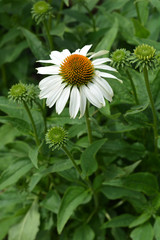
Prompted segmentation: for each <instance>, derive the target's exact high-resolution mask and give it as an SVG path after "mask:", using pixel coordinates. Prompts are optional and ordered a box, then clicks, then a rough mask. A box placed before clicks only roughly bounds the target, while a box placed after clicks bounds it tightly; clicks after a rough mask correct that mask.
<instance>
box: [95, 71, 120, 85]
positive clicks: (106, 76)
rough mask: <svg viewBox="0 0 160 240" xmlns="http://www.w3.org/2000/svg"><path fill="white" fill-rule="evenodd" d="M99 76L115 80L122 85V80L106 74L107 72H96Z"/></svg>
mask: <svg viewBox="0 0 160 240" xmlns="http://www.w3.org/2000/svg"><path fill="white" fill-rule="evenodd" d="M96 73H97V75H99V76H101V77H105V78H114V79H117V80H118V81H119V82H121V83H122V80H120V79H118V78H117V77H116V76H114V75H112V74H110V73H106V72H100V71H96Z"/></svg>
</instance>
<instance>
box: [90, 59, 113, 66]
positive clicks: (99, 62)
mask: <svg viewBox="0 0 160 240" xmlns="http://www.w3.org/2000/svg"><path fill="white" fill-rule="evenodd" d="M105 62H111V59H109V58H98V59H95V60H93V61H92V64H93V65H94V66H96V65H100V64H102V63H105Z"/></svg>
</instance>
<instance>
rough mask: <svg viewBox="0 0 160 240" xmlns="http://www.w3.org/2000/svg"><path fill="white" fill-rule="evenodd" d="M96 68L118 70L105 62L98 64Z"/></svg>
mask: <svg viewBox="0 0 160 240" xmlns="http://www.w3.org/2000/svg"><path fill="white" fill-rule="evenodd" d="M95 69H104V70H108V71H113V72H117V70H116V69H115V68H112V67H110V66H108V65H105V64H101V65H97V66H95Z"/></svg>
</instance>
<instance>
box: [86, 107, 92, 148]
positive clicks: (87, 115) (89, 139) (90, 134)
mask: <svg viewBox="0 0 160 240" xmlns="http://www.w3.org/2000/svg"><path fill="white" fill-rule="evenodd" d="M85 118H86V126H87V132H88V141H89V143H90V144H92V131H91V123H90V119H89V111H88V104H86V111H85Z"/></svg>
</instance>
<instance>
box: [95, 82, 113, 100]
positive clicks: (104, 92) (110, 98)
mask: <svg viewBox="0 0 160 240" xmlns="http://www.w3.org/2000/svg"><path fill="white" fill-rule="evenodd" d="M94 84H95V85H96V86H97V87H98V88H99V90H100V91H101V93H102V94H103V96H104V98H106V99H107V100H108V101H109V102H111V101H112V95H111V94H110V93H109V92H108V91H107V89H106V88H104V87H103V86H102V85H100V84H99V83H97V82H96V81H95V82H94Z"/></svg>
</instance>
